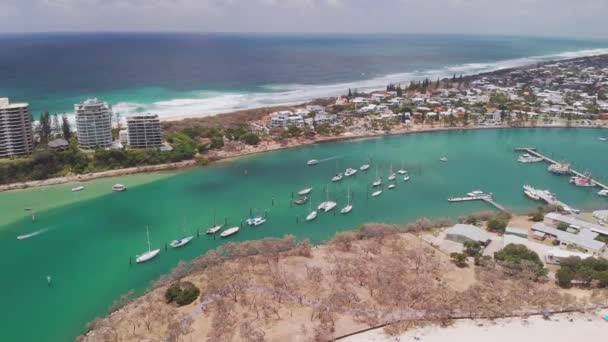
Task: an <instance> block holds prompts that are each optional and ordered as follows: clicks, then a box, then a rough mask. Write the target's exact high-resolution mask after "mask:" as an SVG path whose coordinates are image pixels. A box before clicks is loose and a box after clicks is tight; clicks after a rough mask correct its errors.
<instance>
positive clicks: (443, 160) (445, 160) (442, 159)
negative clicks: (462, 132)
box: [439, 157, 448, 163]
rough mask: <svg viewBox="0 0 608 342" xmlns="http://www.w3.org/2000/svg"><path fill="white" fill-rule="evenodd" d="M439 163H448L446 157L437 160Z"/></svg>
mask: <svg viewBox="0 0 608 342" xmlns="http://www.w3.org/2000/svg"><path fill="white" fill-rule="evenodd" d="M439 161H442V162H444V163H445V162H447V161H448V157H441V158H439Z"/></svg>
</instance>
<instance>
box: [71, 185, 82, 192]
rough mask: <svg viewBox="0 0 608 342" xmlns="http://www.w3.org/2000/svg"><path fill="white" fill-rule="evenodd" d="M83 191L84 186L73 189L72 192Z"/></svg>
mask: <svg viewBox="0 0 608 342" xmlns="http://www.w3.org/2000/svg"><path fill="white" fill-rule="evenodd" d="M82 190H84V186H82V185H81V186H77V187H75V188H72V192H78V191H82Z"/></svg>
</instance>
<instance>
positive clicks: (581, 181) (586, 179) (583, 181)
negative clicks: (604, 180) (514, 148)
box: [570, 173, 595, 187]
mask: <svg viewBox="0 0 608 342" xmlns="http://www.w3.org/2000/svg"><path fill="white" fill-rule="evenodd" d="M570 183H572V184H574V185H576V186H580V187H594V186H595V182H594V181H593V179H592V178H591V174H590V173H586V174H584V175H583V177H579V176H574V177H572V178H570Z"/></svg>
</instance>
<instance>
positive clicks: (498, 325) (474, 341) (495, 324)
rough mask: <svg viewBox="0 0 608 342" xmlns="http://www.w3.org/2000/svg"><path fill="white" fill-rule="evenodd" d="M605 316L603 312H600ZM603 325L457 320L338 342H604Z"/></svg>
mask: <svg viewBox="0 0 608 342" xmlns="http://www.w3.org/2000/svg"><path fill="white" fill-rule="evenodd" d="M604 314H605V312H604ZM607 328H608V322H606V321H605V320H604V319H603V318H602V315H601V312H595V313H585V314H581V313H574V314H558V315H554V316H553V317H551V319H550V320H545V319H543V317H542V316H532V317H528V318H523V317H522V318H505V319H498V320H494V321H489V320H475V321H473V320H458V321H456V322H455V323H454V324H453V325H452V326H449V327H446V328H441V327H438V326H435V325H429V326H426V327H422V328H418V329H413V330H411V331H408V332H405V333H403V334H401V335H398V336H388V335H386V334H385V333H384V332H383V330H382V329H376V330H371V331H368V332H365V333H361V334H358V335H354V336H351V337H347V338H344V339H341V340H340V341H344V342H364V341H365V342H396V341H399V342H406V341H423V342H445V341H468V342H488V341H492V342H513V341H518V342H539V341H551V342H572V341H606V337H605V335H606V329H607Z"/></svg>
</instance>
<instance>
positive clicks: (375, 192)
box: [372, 189, 382, 197]
mask: <svg viewBox="0 0 608 342" xmlns="http://www.w3.org/2000/svg"><path fill="white" fill-rule="evenodd" d="M380 195H382V189H379V190H376V191H374V192H372V197H378V196H380Z"/></svg>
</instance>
